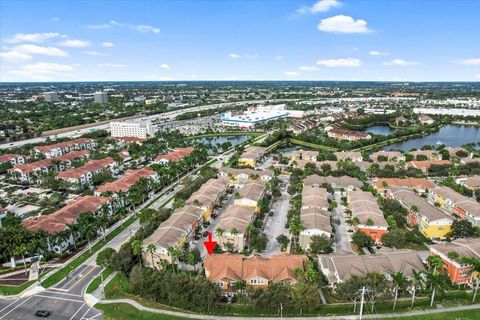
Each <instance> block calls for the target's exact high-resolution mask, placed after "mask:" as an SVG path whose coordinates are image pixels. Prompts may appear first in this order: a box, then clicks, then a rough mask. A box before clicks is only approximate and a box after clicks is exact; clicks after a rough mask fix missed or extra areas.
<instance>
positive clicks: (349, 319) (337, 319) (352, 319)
mask: <svg viewBox="0 0 480 320" xmlns="http://www.w3.org/2000/svg"><path fill="white" fill-rule="evenodd" d="M100 303H101V304H115V303H127V304H129V305H131V306H133V307H135V308H137V309H138V310H141V311H147V312H151V313H157V314H164V315H170V316H176V317H183V318H187V319H205V320H225V319H231V320H272V319H280V317H239V316H214V315H203V314H194V313H185V312H180V311H171V310H163V309H155V308H149V307H145V306H143V305H141V304H140V303H138V302H136V301H133V300H130V299H112V300H102V301H101V302H100ZM475 309H480V304H472V305H467V306H458V307H452V308H442V309H427V310H417V311H409V312H398V313H386V314H366V315H364V316H363V319H386V318H399V317H410V316H422V315H427V314H437V313H445V312H455V311H464V310H475ZM284 318H286V319H289V320H306V319H321V320H356V319H358V315H348V316H317V317H284Z"/></svg>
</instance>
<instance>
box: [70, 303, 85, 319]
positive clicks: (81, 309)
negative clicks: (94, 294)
mask: <svg viewBox="0 0 480 320" xmlns="http://www.w3.org/2000/svg"><path fill="white" fill-rule="evenodd" d="M84 306H85V303H84V304H82V306H81V307H80V308H78V310H77V311H76V312H75V313H74V314H73V316H71V317H70V320H72V319H73V318H74V317H75V316H76V315H77V313H79V312H80V310H82V308H83V307H84Z"/></svg>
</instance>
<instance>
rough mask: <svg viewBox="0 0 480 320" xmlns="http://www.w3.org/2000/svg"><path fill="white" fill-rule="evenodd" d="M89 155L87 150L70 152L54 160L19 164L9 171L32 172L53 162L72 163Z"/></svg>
mask: <svg viewBox="0 0 480 320" xmlns="http://www.w3.org/2000/svg"><path fill="white" fill-rule="evenodd" d="M89 154H90V151H88V150H80V151H72V152H69V153H66V154H64V155H61V156H59V157H55V158H50V159H43V160H40V161H35V162H30V163H26V164H19V165H16V166H15V167H13V168H12V169H10V171H12V170H19V171H22V172H32V171H34V170H35V169H39V168H46V167H49V166H50V165H51V164H52V162H53V161H60V162H64V161H72V160H73V159H77V158H83V157H86V156H88V155H89Z"/></svg>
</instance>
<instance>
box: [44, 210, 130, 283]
mask: <svg viewBox="0 0 480 320" xmlns="http://www.w3.org/2000/svg"><path fill="white" fill-rule="evenodd" d="M136 219H137V217H136V216H132V217H130V218H129V219H128V220H126V221H125V222H124V223H123V224H122V225H121V226H119V227H118V228H116V229H115V230H113V231H112V232H110V233H109V234H108V235H107V236H106V237H105V241H102V240H100V241H99V242H97V243H96V244H95V245H94V246H92V250H91V251H90V250H88V251H85V252H84V253H82V254H81V255H80V256H78V257H76V258H75V259H74V260H72V261H71V262H70V263H69V264H67V265H66V266H65V267H63V268H62V269H60V270H58V271H57V272H55V273H54V274H52V275H51V276H50V277H48V278H47V279H45V280H44V281H42V282H41V285H42V286H43V287H44V288H50V287H51V286H53V285H55V284H56V283H58V282H59V281H61V280H62V279H64V278H65V277H66V276H67V275H68V274H69V273H70V272H71V271H72V270H75V269H76V268H78V267H79V266H80V265H81V264H82V263H84V262H85V261H87V259H88V258H90V257H91V256H92V255H93V254H94V253H95V252H97V251H98V250H100V249H101V248H102V247H103V246H104V245H105V244H107V243H108V242H109V241H110V240H112V239H113V238H115V237H116V236H118V235H119V234H120V233H121V232H122V231H123V230H125V229H126V228H128V227H129V226H130V225H131V224H132V223H133V222H134V221H135V220H136Z"/></svg>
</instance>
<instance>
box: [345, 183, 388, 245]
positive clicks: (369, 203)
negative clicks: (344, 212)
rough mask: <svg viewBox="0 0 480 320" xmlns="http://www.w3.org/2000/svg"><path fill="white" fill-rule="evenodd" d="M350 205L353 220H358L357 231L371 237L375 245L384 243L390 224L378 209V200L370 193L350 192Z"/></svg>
mask: <svg viewBox="0 0 480 320" xmlns="http://www.w3.org/2000/svg"><path fill="white" fill-rule="evenodd" d="M348 205H349V208H350V210H351V211H352V219H353V218H356V219H358V224H357V226H356V228H357V230H360V231H362V232H363V233H365V234H366V235H368V236H370V238H372V240H373V241H374V242H375V243H382V236H383V234H385V233H387V232H388V223H387V221H386V220H385V218H384V216H383V212H382V210H380V208H379V207H378V204H377V199H375V197H374V196H373V195H372V194H371V193H370V192H365V191H350V192H348Z"/></svg>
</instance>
